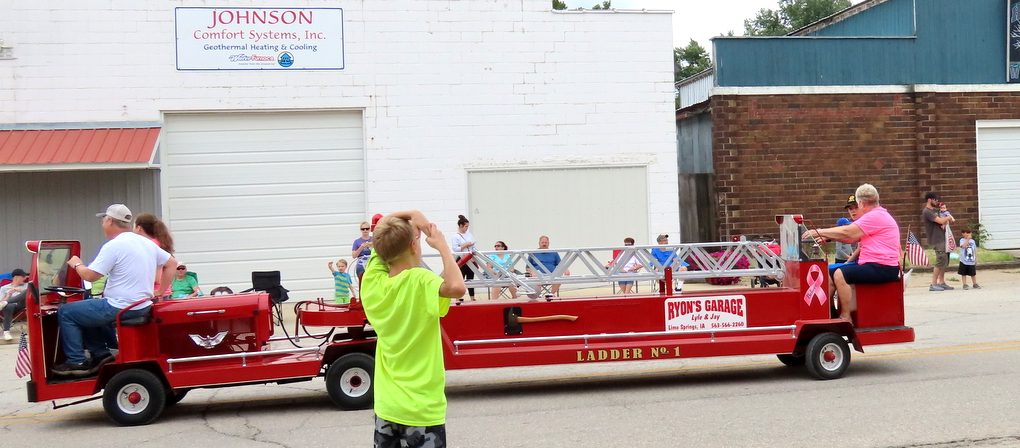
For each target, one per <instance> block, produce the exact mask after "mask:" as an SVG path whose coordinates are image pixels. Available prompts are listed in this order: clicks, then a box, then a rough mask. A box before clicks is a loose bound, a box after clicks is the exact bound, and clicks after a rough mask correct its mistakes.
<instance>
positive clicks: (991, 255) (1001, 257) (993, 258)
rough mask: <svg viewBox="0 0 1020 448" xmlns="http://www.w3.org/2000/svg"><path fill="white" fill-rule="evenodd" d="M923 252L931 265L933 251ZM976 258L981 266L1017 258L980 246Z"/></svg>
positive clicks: (830, 257) (951, 263) (950, 263)
mask: <svg viewBox="0 0 1020 448" xmlns="http://www.w3.org/2000/svg"><path fill="white" fill-rule="evenodd" d="M833 252H834V251H832V250H830V251H829V252H828V254H829V262H830V263H831V262H832V261H833V257H832V254H833ZM925 252H926V253H927V254H928V261H929V266H931V265H932V264H934V263H935V251H934V250H931V249H927V250H925ZM956 253H959V252H956ZM977 260H978V266H981V265H982V264H985V263H1003V262H1009V261H1016V260H1017V258H1014V257H1013V256H1012V255H1010V254H1009V253H1008V252H1002V251H998V250H991V249H984V248H980V247H979V248H978V251H977ZM958 264H959V261H958V260H954V259H952V258H950V259H949V265H950V266H956V265H958Z"/></svg>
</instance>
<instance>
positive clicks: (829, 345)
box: [806, 333, 850, 380]
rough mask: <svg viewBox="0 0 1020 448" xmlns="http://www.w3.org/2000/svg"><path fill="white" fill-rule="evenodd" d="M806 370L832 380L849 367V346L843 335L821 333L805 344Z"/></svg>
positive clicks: (815, 375) (821, 378) (821, 377)
mask: <svg viewBox="0 0 1020 448" xmlns="http://www.w3.org/2000/svg"><path fill="white" fill-rule="evenodd" d="M806 355H807V362H806V365H807V370H808V373H810V374H811V376H814V377H815V378H818V379H820V380H834V379H836V378H839V377H841V376H843V373H844V372H846V369H847V367H850V347H849V345H847V343H846V340H845V339H843V336H841V335H838V334H836V333H822V334H819V335H817V336H815V337H813V338H811V342H808V345H807V352H806Z"/></svg>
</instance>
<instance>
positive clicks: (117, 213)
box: [96, 204, 132, 222]
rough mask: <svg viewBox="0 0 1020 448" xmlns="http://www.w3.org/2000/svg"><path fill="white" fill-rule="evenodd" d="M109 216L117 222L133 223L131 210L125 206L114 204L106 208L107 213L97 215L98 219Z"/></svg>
mask: <svg viewBox="0 0 1020 448" xmlns="http://www.w3.org/2000/svg"><path fill="white" fill-rule="evenodd" d="M104 216H109V217H111V218H113V219H116V220H117V221H122V222H131V218H132V216H131V210H129V209H128V208H127V206H126V205H124V204H113V205H111V206H109V207H107V208H106V211H105V212H99V213H96V217H99V218H102V217H104Z"/></svg>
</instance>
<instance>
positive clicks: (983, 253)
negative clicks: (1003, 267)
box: [977, 247, 1016, 264]
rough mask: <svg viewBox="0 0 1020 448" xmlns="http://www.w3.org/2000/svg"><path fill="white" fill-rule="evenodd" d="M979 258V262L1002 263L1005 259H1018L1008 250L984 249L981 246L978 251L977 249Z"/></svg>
mask: <svg viewBox="0 0 1020 448" xmlns="http://www.w3.org/2000/svg"><path fill="white" fill-rule="evenodd" d="M977 259H978V264H981V263H1002V262H1004V261H1014V260H1016V258H1013V256H1012V255H1010V254H1009V253H1008V252H1002V251H997V250H990V249H982V248H980V247H979V248H978V251H977Z"/></svg>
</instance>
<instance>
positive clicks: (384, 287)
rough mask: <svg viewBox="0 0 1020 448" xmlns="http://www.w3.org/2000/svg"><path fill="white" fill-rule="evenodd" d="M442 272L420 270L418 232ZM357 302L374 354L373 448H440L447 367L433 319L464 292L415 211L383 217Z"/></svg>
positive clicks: (433, 233) (448, 255) (435, 233)
mask: <svg viewBox="0 0 1020 448" xmlns="http://www.w3.org/2000/svg"><path fill="white" fill-rule="evenodd" d="M422 233H424V234H425V237H426V239H425V241H426V242H427V243H428V245H429V246H430V247H432V248H433V249H436V250H437V251H439V254H440V255H441V256H442V258H443V274H442V276H438V275H436V274H435V273H433V272H432V271H430V270H428V269H425V268H422V267H421V264H422V263H421V240H420V237H421V234H422ZM373 246H374V250H373V251H372V256H371V258H369V260H368V263H367V265H366V266H365V276H364V278H363V280H362V289H361V296H362V297H361V300H362V305H363V306H364V308H365V315H366V316H367V317H368V321H369V322H371V324H372V328H374V329H375V332H376V334H377V335H378V339H377V341H376V349H375V373H374V380H375V382H374V385H373V387H374V388H375V391H374V394H375V436H374V440H375V446H376V447H378V448H389V447H398V446H407V447H419V446H434V447H445V446H446V393H445V388H446V370H445V368H444V365H443V346H442V337H441V335H440V329H439V318H441V317H443V316H445V315H446V313H447V311H449V309H450V299H449V298H450V297H461V296H463V295H464V293H465V292H466V288H465V287H464V278H463V277H462V276H461V273H460V268H458V267H457V262H456V261H455V260H454V258H453V252H452V251H451V250H450V246H449V245H448V244H447V242H446V238H445V237H444V236H443V233H442V232H440V231H439V229H438V228H436V225H435V224H433V223H430V222H429V221H428V219H426V218H425V215H423V214H422V213H421V212H419V211H407V212H398V213H394V214H392V215H389V216H386V217H384V218H382V219H381V220H380V221H379V223H378V224H377V225H376V228H375V232H374V234H373Z"/></svg>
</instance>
